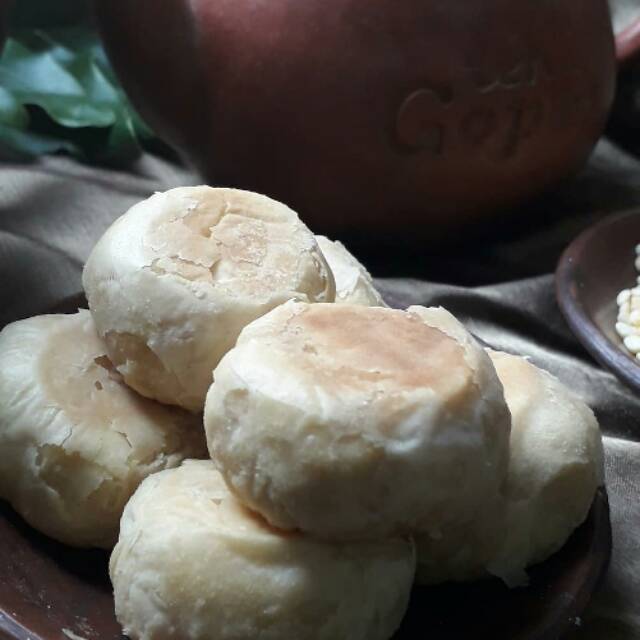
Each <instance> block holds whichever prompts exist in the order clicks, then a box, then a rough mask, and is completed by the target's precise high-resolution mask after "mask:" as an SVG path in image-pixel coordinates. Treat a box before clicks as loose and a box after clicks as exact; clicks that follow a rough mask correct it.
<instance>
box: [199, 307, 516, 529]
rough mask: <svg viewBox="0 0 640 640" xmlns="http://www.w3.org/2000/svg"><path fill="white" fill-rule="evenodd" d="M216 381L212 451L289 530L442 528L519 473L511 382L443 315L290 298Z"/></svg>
mask: <svg viewBox="0 0 640 640" xmlns="http://www.w3.org/2000/svg"><path fill="white" fill-rule="evenodd" d="M443 371H446V375H445V374H443ZM214 378H215V382H214V383H213V385H212V386H211V388H210V390H209V393H208V396H207V402H206V406H205V428H206V431H207V438H208V444H209V451H210V453H211V457H212V459H213V460H214V461H215V462H216V464H217V466H218V468H219V469H220V471H221V472H222V474H223V476H224V478H225V480H226V482H227V484H228V485H229V488H230V489H231V490H232V492H233V493H234V494H235V495H236V496H237V497H238V498H239V499H240V500H242V501H243V502H245V503H246V504H247V505H248V506H249V507H251V508H253V509H255V510H256V511H258V512H260V513H261V514H262V515H263V516H264V517H265V518H266V519H267V520H268V521H269V522H270V523H271V524H273V525H274V526H277V527H280V528H283V529H300V530H302V531H305V532H307V533H310V534H313V535H316V536H319V537H323V538H327V539H371V538H375V537H383V536H385V535H390V534H395V533H404V532H407V531H413V530H414V529H415V528H416V527H417V526H422V527H424V528H426V529H427V530H429V531H431V532H432V533H433V534H434V535H438V532H439V530H440V528H441V526H443V525H444V524H445V523H447V522H466V521H468V520H471V519H472V518H473V517H474V514H475V512H476V510H477V509H478V508H479V505H480V504H482V499H483V497H484V496H485V495H488V494H490V495H493V494H495V493H496V492H497V491H498V489H499V486H500V484H501V482H502V481H503V479H504V476H505V474H506V465H507V456H508V439H509V424H510V418H509V413H508V410H507V407H506V404H505V401H504V397H503V393H502V386H501V385H500V383H499V381H498V378H497V375H496V374H495V370H494V368H493V365H492V364H491V361H490V359H489V357H488V356H487V354H486V353H485V352H484V350H483V349H481V348H480V347H479V345H478V344H477V343H476V342H475V340H474V339H473V338H472V337H471V336H470V334H469V333H468V332H467V331H466V330H465V329H464V327H463V326H462V325H461V324H460V323H459V322H457V320H455V318H453V316H451V314H449V313H448V312H446V311H444V310H443V309H424V308H422V307H411V308H410V309H409V310H408V311H406V312H405V311H397V310H392V309H388V308H380V307H363V306H355V305H335V304H314V305H308V304H303V303H297V302H288V303H286V304H285V305H282V306H280V307H278V308H277V309H275V310H273V311H272V312H270V313H269V314H267V315H266V316H263V317H262V318H260V319H259V320H257V321H255V322H253V323H252V324H251V325H249V326H247V327H246V328H245V329H244V330H243V332H242V334H241V335H240V338H239V339H238V342H237V345H236V346H235V347H234V349H232V350H231V351H230V352H229V353H228V354H227V355H226V356H225V357H224V358H223V359H222V361H221V362H220V364H219V365H218V367H217V368H216V370H215V372H214Z"/></svg>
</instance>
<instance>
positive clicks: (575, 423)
mask: <svg viewBox="0 0 640 640" xmlns="http://www.w3.org/2000/svg"><path fill="white" fill-rule="evenodd" d="M490 356H491V359H492V361H493V363H494V365H495V367H496V371H497V372H498V376H499V377H500V380H501V381H502V384H503V385H504V393H505V398H506V400H507V404H508V405H509V409H510V410H511V414H512V416H513V426H512V432H511V443H510V452H511V456H510V462H509V473H508V479H507V501H508V502H507V523H506V536H505V540H504V542H503V544H502V545H501V548H500V551H499V553H498V554H497V555H496V557H495V558H494V559H493V560H492V563H491V566H490V567H489V569H490V571H491V573H493V574H495V575H499V576H501V577H503V578H505V580H506V581H507V582H511V583H518V582H522V581H523V580H525V579H526V576H525V575H524V572H523V570H522V569H523V567H527V566H529V565H532V564H535V563H537V562H541V561H542V560H544V559H546V558H548V557H549V556H550V555H551V554H553V553H555V552H556V551H557V550H558V549H560V547H562V545H563V544H564V543H565V542H566V541H567V539H568V538H569V536H570V535H571V533H572V532H573V531H574V529H575V528H576V527H578V526H579V525H580V524H582V522H583V521H584V520H585V518H586V517H587V514H588V513H589V508H590V507H591V503H592V502H593V497H594V494H595V491H596V489H597V488H598V486H600V485H601V484H602V483H603V482H604V462H603V460H604V453H603V447H602V435H601V433H600V428H599V426H598V421H597V420H596V417H595V416H594V414H593V411H591V409H590V408H589V407H588V406H587V405H586V404H585V403H584V402H583V401H582V400H580V399H579V398H578V397H577V396H575V395H574V394H573V393H572V392H571V391H570V390H569V389H567V387H565V386H564V385H563V384H562V383H561V382H560V381H559V380H558V379H556V378H554V377H553V376H552V375H551V374H549V373H547V372H546V371H543V370H542V369H539V368H538V367H535V366H534V365H532V364H531V363H530V362H527V360H525V359H524V358H521V357H518V356H513V355H509V354H507V353H498V352H490Z"/></svg>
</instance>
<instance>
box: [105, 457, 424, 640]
mask: <svg viewBox="0 0 640 640" xmlns="http://www.w3.org/2000/svg"><path fill="white" fill-rule="evenodd" d="M414 570H415V557H414V551H413V545H412V543H411V542H410V540H408V539H404V540H403V539H393V540H385V541H380V542H371V543H363V544H345V543H343V544H332V543H326V542H321V541H318V540H314V539H312V538H306V537H304V536H302V535H301V534H296V533H293V534H291V533H289V534H286V533H282V532H280V531H277V530H276V529H273V528H272V527H270V526H269V525H268V524H267V523H266V522H265V521H264V520H263V519H262V518H261V517H260V516H258V515H257V514H254V513H252V512H251V511H249V510H248V509H246V508H245V507H243V506H242V505H241V504H240V503H239V502H238V501H237V500H235V499H234V497H233V496H232V495H231V494H230V493H229V490H228V489H227V487H226V486H225V483H224V481H223V479H222V477H221V476H220V474H219V473H218V472H217V471H216V470H215V467H214V465H213V463H212V462H211V461H206V462H205V461H190V460H188V461H186V462H184V463H183V464H182V466H181V467H180V468H178V469H170V470H167V471H162V472H161V473H157V474H155V475H153V476H151V477H150V478H147V479H146V480H145V481H144V482H143V483H142V485H141V486H140V488H139V489H138V490H137V491H136V493H135V494H134V496H133V497H132V498H131V500H130V501H129V503H128V504H127V507H126V509H125V511H124V515H123V517H122V525H121V529H120V539H119V541H118V544H117V545H116V547H115V549H114V550H113V554H112V556H111V562H110V574H111V581H112V582H113V590H114V596H115V606H116V616H117V618H118V621H119V622H120V624H121V625H122V626H123V629H124V633H125V634H126V635H127V636H129V637H130V638H131V639H132V640H165V639H166V638H181V639H183V640H211V639H212V638H215V639H216V640H238V639H241V638H247V639H248V638H260V639H261V640H292V639H295V640H386V639H387V638H390V637H391V635H392V634H393V632H394V631H395V629H396V628H397V627H398V626H399V624H400V622H401V620H402V617H403V615H404V612H405V610H406V607H407V604H408V600H409V593H410V590H411V584H412V582H413V573H414Z"/></svg>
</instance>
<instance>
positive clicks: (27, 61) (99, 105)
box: [0, 0, 176, 165]
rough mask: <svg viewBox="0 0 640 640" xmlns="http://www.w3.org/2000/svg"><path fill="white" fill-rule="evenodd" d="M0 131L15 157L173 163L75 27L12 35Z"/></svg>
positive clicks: (87, 36)
mask: <svg viewBox="0 0 640 640" xmlns="http://www.w3.org/2000/svg"><path fill="white" fill-rule="evenodd" d="M0 1H1V0H0ZM0 125H5V126H4V127H2V128H1V129H0V147H2V148H3V149H4V150H5V152H6V150H7V149H8V150H9V151H10V152H11V153H12V154H14V155H16V154H17V155H20V156H21V157H32V156H33V155H34V154H40V153H55V152H59V151H63V152H65V153H71V154H73V155H75V156H77V157H80V158H82V159H84V160H87V161H91V162H100V163H107V164H120V165H123V164H127V163H129V162H131V161H132V160H134V159H135V158H137V157H138V156H139V155H140V153H141V150H142V148H143V147H147V148H150V149H152V150H153V151H154V152H156V153H161V154H162V155H165V156H166V157H169V158H170V159H174V160H175V159H176V156H175V154H174V152H173V151H172V150H171V149H170V148H168V147H167V146H166V145H164V144H163V143H162V142H161V141H160V140H158V138H157V137H156V136H155V134H154V133H153V131H151V129H149V127H148V126H147V125H146V124H145V123H144V122H143V120H142V119H141V118H140V116H139V115H138V114H137V113H136V111H135V110H134V109H133V108H132V107H131V104H130V103H129V101H128V99H127V97H126V95H125V93H124V91H123V90H122V88H121V86H120V85H119V83H118V81H117V79H116V77H115V74H114V73H113V70H112V69H111V66H110V65H109V62H108V60H107V58H106V55H105V53H104V50H103V48H102V45H101V44H100V41H99V38H98V36H97V34H96V33H95V32H94V31H91V30H90V29H87V28H86V27H78V26H77V25H74V26H64V27H61V28H60V27H55V28H36V29H24V30H15V29H14V30H13V32H12V34H11V37H10V38H8V40H7V44H6V47H5V49H4V51H3V53H2V55H1V56H0ZM20 133H22V134H24V135H20ZM5 155H6V153H5Z"/></svg>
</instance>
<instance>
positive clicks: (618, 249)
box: [556, 211, 640, 391]
mask: <svg viewBox="0 0 640 640" xmlns="http://www.w3.org/2000/svg"><path fill="white" fill-rule="evenodd" d="M638 243H640V211H631V212H628V213H623V214H619V215H615V216H611V217H608V218H605V219H604V220H602V221H601V222H599V223H598V224H596V225H594V226H593V227H590V228H589V229H587V230H586V231H585V232H583V233H582V234H581V235H580V236H578V238H576V240H574V241H573V242H572V243H571V244H570V245H569V247H568V248H567V249H566V251H565V252H564V254H563V255H562V257H561V259H560V262H559V264H558V269H557V271H556V292H557V297H558V304H559V305H560V309H561V310H562V313H563V314H564V316H565V318H566V320H567V322H568V323H569V326H570V327H571V329H572V331H573V332H574V334H575V335H576V337H577V338H578V339H579V340H580V342H581V343H582V344H583V346H584V347H585V348H586V349H587V350H588V351H589V353H591V355H592V356H593V357H594V358H595V359H596V360H597V361H598V362H600V364H602V365H603V366H604V367H606V368H608V369H609V370H611V371H612V372H613V373H615V374H616V376H618V378H619V379H620V380H622V382H624V383H625V384H627V385H629V386H630V387H631V388H633V389H635V390H636V391H640V362H639V361H638V360H636V359H635V358H634V357H633V356H632V355H630V354H629V353H628V352H627V351H626V350H625V349H624V346H623V344H622V340H621V339H620V337H619V336H618V334H617V333H616V331H615V326H614V325H615V322H616V317H617V312H618V307H617V304H616V296H617V295H618V293H619V292H620V291H621V290H622V289H627V288H629V287H633V286H635V284H636V277H637V276H638V273H637V272H636V270H635V267H634V260H635V246H636V244H638Z"/></svg>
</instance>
